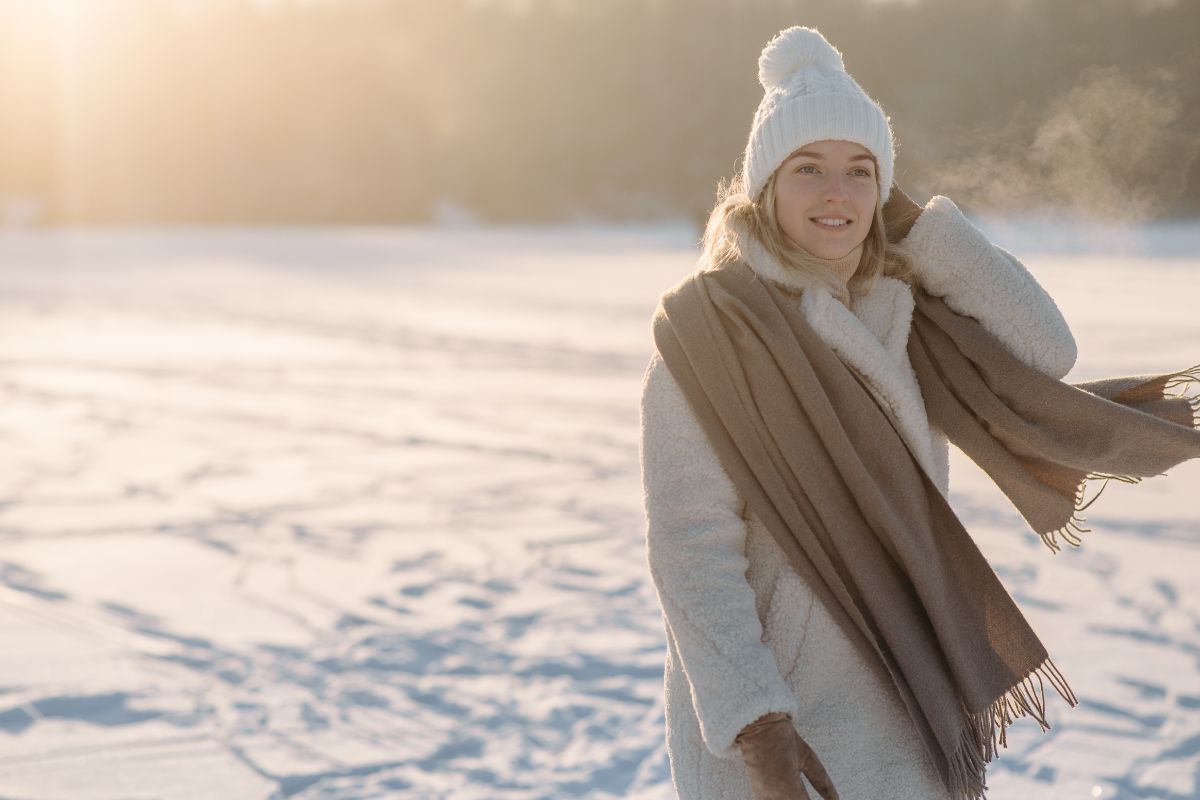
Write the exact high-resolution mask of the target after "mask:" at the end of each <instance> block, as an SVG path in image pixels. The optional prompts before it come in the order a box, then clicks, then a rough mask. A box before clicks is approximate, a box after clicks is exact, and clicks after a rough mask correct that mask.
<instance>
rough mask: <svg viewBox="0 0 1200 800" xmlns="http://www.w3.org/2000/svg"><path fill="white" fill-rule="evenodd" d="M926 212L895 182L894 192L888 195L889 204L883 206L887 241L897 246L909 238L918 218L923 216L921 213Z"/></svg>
mask: <svg viewBox="0 0 1200 800" xmlns="http://www.w3.org/2000/svg"><path fill="white" fill-rule="evenodd" d="M924 210H925V209H924V208H923V207H921V206H919V205H917V204H916V203H914V202H913V199H912V198H911V197H909V196H908V195H907V194H905V193H904V190H903V189H901V188H900V184H898V183H896V182H895V181H893V182H892V191H891V193H890V194H889V195H888V200H887V202H886V203H884V204H883V226H884V228H885V230H886V231H887V240H888V241H889V242H892V243H893V244H895V243H896V242H898V241H900V240H901V239H903V238H904V237H905V236H908V232H909V231H910V230H912V226H913V225H914V224H915V223H916V221H917V217H919V216H921V212H922V211H924Z"/></svg>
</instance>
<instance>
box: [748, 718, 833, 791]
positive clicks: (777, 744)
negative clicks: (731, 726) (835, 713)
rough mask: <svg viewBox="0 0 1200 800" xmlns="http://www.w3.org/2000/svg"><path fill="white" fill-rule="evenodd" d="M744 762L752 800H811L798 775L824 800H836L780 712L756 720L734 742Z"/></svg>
mask: <svg viewBox="0 0 1200 800" xmlns="http://www.w3.org/2000/svg"><path fill="white" fill-rule="evenodd" d="M734 741H735V742H736V743H737V745H738V747H739V748H741V751H742V760H744V761H745V762H746V772H747V773H748V774H749V776H750V786H751V788H752V789H753V790H754V797H755V800H811V798H810V796H809V794H808V790H806V789H805V788H804V781H802V780H800V775H801V773H803V774H804V777H806V778H808V782H809V783H811V784H812V785H813V788H814V789H816V790H817V792H818V793H819V794H820V795H821V797H823V798H825V800H837V796H838V794H837V790H836V789H834V788H833V781H831V780H830V779H829V773H827V772H826V771H825V767H823V766H822V765H821V761H820V759H818V758H817V754H816V753H814V752H813V750H812V748H811V747H809V746H808V744H807V743H806V742H805V741H804V740H803V739H801V738H800V734H798V733H796V729H795V728H794V727H792V718H791V717H790V716H789V715H787V714H785V713H783V712H782V711H776V712H772V713H770V714H766V715H765V716H762V717H759V718H758V719H756V720H755V721H754V722H751V723H750V724H749V725H747V726H746V727H744V728H742V730H741V733H739V734H738V735H737V738H735V739H734Z"/></svg>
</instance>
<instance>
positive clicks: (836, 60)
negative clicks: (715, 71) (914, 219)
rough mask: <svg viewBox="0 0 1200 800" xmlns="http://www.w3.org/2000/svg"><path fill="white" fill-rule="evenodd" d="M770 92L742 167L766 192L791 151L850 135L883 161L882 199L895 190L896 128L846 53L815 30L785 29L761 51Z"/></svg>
mask: <svg viewBox="0 0 1200 800" xmlns="http://www.w3.org/2000/svg"><path fill="white" fill-rule="evenodd" d="M758 81H759V83H761V84H762V86H763V89H764V90H765V91H766V94H764V95H763V99H762V102H761V103H759V105H758V111H756V112H755V114H754V124H753V125H752V126H751V128H750V141H749V142H747V143H746V155H745V158H744V161H743V163H742V169H743V172H744V177H745V180H746V188H747V190H748V191H749V194H750V196H751V197H752V198H756V199H757V197H758V194H759V192H761V191H762V189H763V186H764V184H766V182H767V179H768V178H770V177H771V173H773V172H774V171H775V170H776V169H777V168H778V167H779V165H780V164H782V163H783V162H784V161H786V160H787V158H788V156H790V155H791V154H792V153H794V152H796V151H797V150H799V149H800V148H801V147H803V146H804V145H806V144H809V143H810V142H818V141H821V140H822V139H845V140H847V141H851V142H855V143H857V144H861V145H862V146H863V147H865V148H867V149H868V150H870V151H871V153H872V154H873V155H874V156H875V160H876V161H877V162H879V169H878V178H879V203H880V205H882V204H883V203H885V202H887V199H888V195H889V194H890V193H891V190H892V167H893V165H894V163H895V159H896V156H895V152H894V150H893V143H892V129H891V125H890V121H889V120H888V118H887V115H886V114H884V113H883V109H882V108H880V107H879V104H878V103H876V102H875V101H874V100H872V99H871V98H870V97H868V96H867V94H866V92H864V91H863V90H862V87H860V86H859V85H858V83H857V82H856V81H855V80H854V78H851V77H850V75H849V74H847V73H846V67H845V66H844V65H843V64H842V54H841V53H840V52H838V50H837V49H836V48H835V47H834V46H833V45H831V44H830V43H829V42H828V41H827V40H826V39H825V37H824V36H822V35H821V33H820V32H819V31H817V30H815V29H814V28H804V27H801V26H799V25H796V26H794V27H791V28H788V29H787V30H785V31H781V32H780V33H779V34H778V35H777V36H776V37H775V38H774V39H772V40H771V41H770V42H769V43H768V44H767V46H766V47H764V48H763V51H762V55H760V56H759V57H758Z"/></svg>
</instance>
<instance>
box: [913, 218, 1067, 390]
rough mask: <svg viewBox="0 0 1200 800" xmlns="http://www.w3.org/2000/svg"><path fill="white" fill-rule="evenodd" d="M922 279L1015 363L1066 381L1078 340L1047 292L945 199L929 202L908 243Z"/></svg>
mask: <svg viewBox="0 0 1200 800" xmlns="http://www.w3.org/2000/svg"><path fill="white" fill-rule="evenodd" d="M903 245H904V246H905V247H906V248H907V249H908V251H909V252H910V253H911V254H912V256H913V269H914V270H915V271H916V273H917V277H918V280H919V281H920V283H921V284H922V285H923V286H924V287H925V289H926V290H927V291H928V292H929V293H930V294H934V295H937V296H939V297H941V298H943V299H944V300H945V301H946V305H948V306H950V307H951V308H952V309H954V310H955V311H957V312H958V313H960V314H966V315H967V316H970V317H973V318H975V319H977V320H978V321H979V322H980V323H981V324H982V325H983V327H984V328H986V329H987V330H988V332H990V333H992V334H993V335H994V336H996V337H997V338H998V339H999V340H1000V341H1001V342H1003V343H1004V344H1005V345H1007V346H1008V349H1009V350H1010V351H1011V352H1012V353H1013V355H1015V356H1016V357H1017V358H1019V359H1021V360H1022V361H1024V362H1025V363H1026V364H1028V365H1030V366H1031V367H1033V368H1034V369H1037V370H1040V371H1041V372H1044V373H1046V374H1048V375H1051V376H1053V377H1055V378H1062V377H1064V376H1065V375H1066V374H1067V373H1068V372H1070V371H1071V368H1072V367H1073V366H1074V365H1075V359H1076V357H1077V355H1078V351H1077V349H1076V344H1075V337H1074V336H1073V335H1072V334H1071V329H1070V328H1069V327H1068V326H1067V321H1066V319H1064V318H1063V315H1062V312H1060V311H1059V309H1058V306H1057V305H1056V304H1055V303H1054V300H1053V299H1051V297H1050V295H1049V294H1047V292H1046V290H1045V289H1043V288H1042V287H1041V285H1040V284H1039V283H1038V282H1037V280H1035V279H1034V277H1033V275H1031V274H1030V272H1029V270H1028V269H1026V268H1025V266H1024V265H1023V264H1022V263H1021V262H1020V261H1018V260H1017V258H1016V257H1015V256H1014V255H1013V254H1012V253H1009V252H1008V251H1007V250H1005V249H1004V248H1002V247H998V246H996V245H994V244H992V243H991V242H990V241H988V239H987V237H986V236H984V234H983V232H982V231H980V230H979V229H978V228H977V227H975V225H973V224H972V223H971V222H970V221H969V220H968V219H967V218H966V217H965V216H963V213H962V212H961V211H960V210H959V209H958V206H956V205H955V204H954V201H952V200H951V199H950V198H948V197H944V196H942V195H936V196H934V197H933V198H932V199H930V201H929V202H928V203H927V204H926V205H925V210H924V211H922V212H921V216H920V217H918V218H917V221H916V224H914V225H913V227H912V230H911V231H909V234H908V236H907V237H905V239H904V240H903Z"/></svg>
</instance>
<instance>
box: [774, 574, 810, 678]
mask: <svg viewBox="0 0 1200 800" xmlns="http://www.w3.org/2000/svg"><path fill="white" fill-rule="evenodd" d="M815 599H816V597H815V596H814V594H813V592H812V589H810V588H809V587H808V584H806V583H805V582H804V580H803V579H802V578H801V577H800V576H799V575H797V574H796V571H795V570H794V569H792V568H791V566H790V565H788V564H784V565H783V566H782V568H781V569H780V572H779V578H778V579H777V580H776V582H775V591H774V592H773V593H772V595H771V600H770V603H769V604H768V605H767V615H766V619H765V620H764V621H763V642H764V643H765V644H766V645H767V646H768V647H770V648H771V652H772V653H773V654H774V656H775V664H776V666H778V667H779V674H780V675H782V676H783V678H784V680H785V681H786V682H787V683H788V685H789V686H790V685H793V682H792V677H793V676H792V672H793V671H794V670H795V669H796V665H797V664H798V663H799V661H800V655H801V653H802V652H803V650H804V641H805V638H806V636H807V634H808V627H809V620H810V619H811V617H812V610H813V602H814V601H815Z"/></svg>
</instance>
